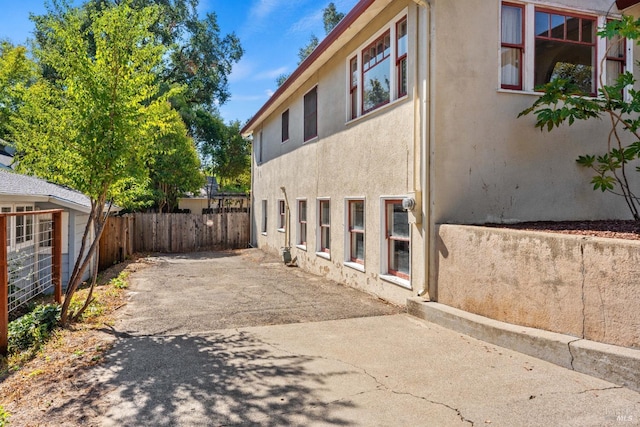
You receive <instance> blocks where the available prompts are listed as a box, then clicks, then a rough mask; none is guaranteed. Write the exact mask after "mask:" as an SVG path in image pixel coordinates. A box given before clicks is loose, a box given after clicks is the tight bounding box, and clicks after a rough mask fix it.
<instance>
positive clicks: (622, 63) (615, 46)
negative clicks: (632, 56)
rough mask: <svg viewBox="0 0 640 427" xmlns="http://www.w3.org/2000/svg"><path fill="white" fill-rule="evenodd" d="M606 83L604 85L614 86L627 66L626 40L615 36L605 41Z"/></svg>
mask: <svg viewBox="0 0 640 427" xmlns="http://www.w3.org/2000/svg"><path fill="white" fill-rule="evenodd" d="M605 55H606V58H607V61H606V67H607V70H606V72H607V81H606V83H605V84H607V85H609V86H610V85H614V84H615V83H616V80H617V79H618V77H620V75H621V74H623V73H624V72H625V68H626V64H627V41H626V39H624V38H622V37H620V36H615V37H614V38H611V39H607V52H606V54H605Z"/></svg>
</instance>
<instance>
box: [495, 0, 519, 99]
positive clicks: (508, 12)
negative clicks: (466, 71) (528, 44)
mask: <svg viewBox="0 0 640 427" xmlns="http://www.w3.org/2000/svg"><path fill="white" fill-rule="evenodd" d="M501 34H502V45H501V50H500V55H501V70H500V75H501V83H502V88H503V89H516V90H520V89H522V57H523V52H524V6H522V5H515V4H509V3H503V4H502V28H501Z"/></svg>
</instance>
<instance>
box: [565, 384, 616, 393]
mask: <svg viewBox="0 0 640 427" xmlns="http://www.w3.org/2000/svg"><path fill="white" fill-rule="evenodd" d="M621 388H624V387H622V386H621V385H615V386H612V387H603V388H590V389H588V390H582V391H581V392H579V393H576V394H585V393H588V392H590V391H607V390H618V389H621Z"/></svg>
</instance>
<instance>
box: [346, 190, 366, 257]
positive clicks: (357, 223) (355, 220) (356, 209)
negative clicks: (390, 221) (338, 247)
mask: <svg viewBox="0 0 640 427" xmlns="http://www.w3.org/2000/svg"><path fill="white" fill-rule="evenodd" d="M347 204H348V209H347V210H348V212H349V219H348V239H349V242H348V244H349V261H352V262H356V263H358V264H364V231H365V228H364V220H365V215H364V200H349V201H348V202H347Z"/></svg>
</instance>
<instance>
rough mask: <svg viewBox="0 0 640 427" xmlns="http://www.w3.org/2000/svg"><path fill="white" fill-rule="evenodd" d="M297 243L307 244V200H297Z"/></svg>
mask: <svg viewBox="0 0 640 427" xmlns="http://www.w3.org/2000/svg"><path fill="white" fill-rule="evenodd" d="M298 245H300V246H305V247H306V246H307V201H306V200H298Z"/></svg>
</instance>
